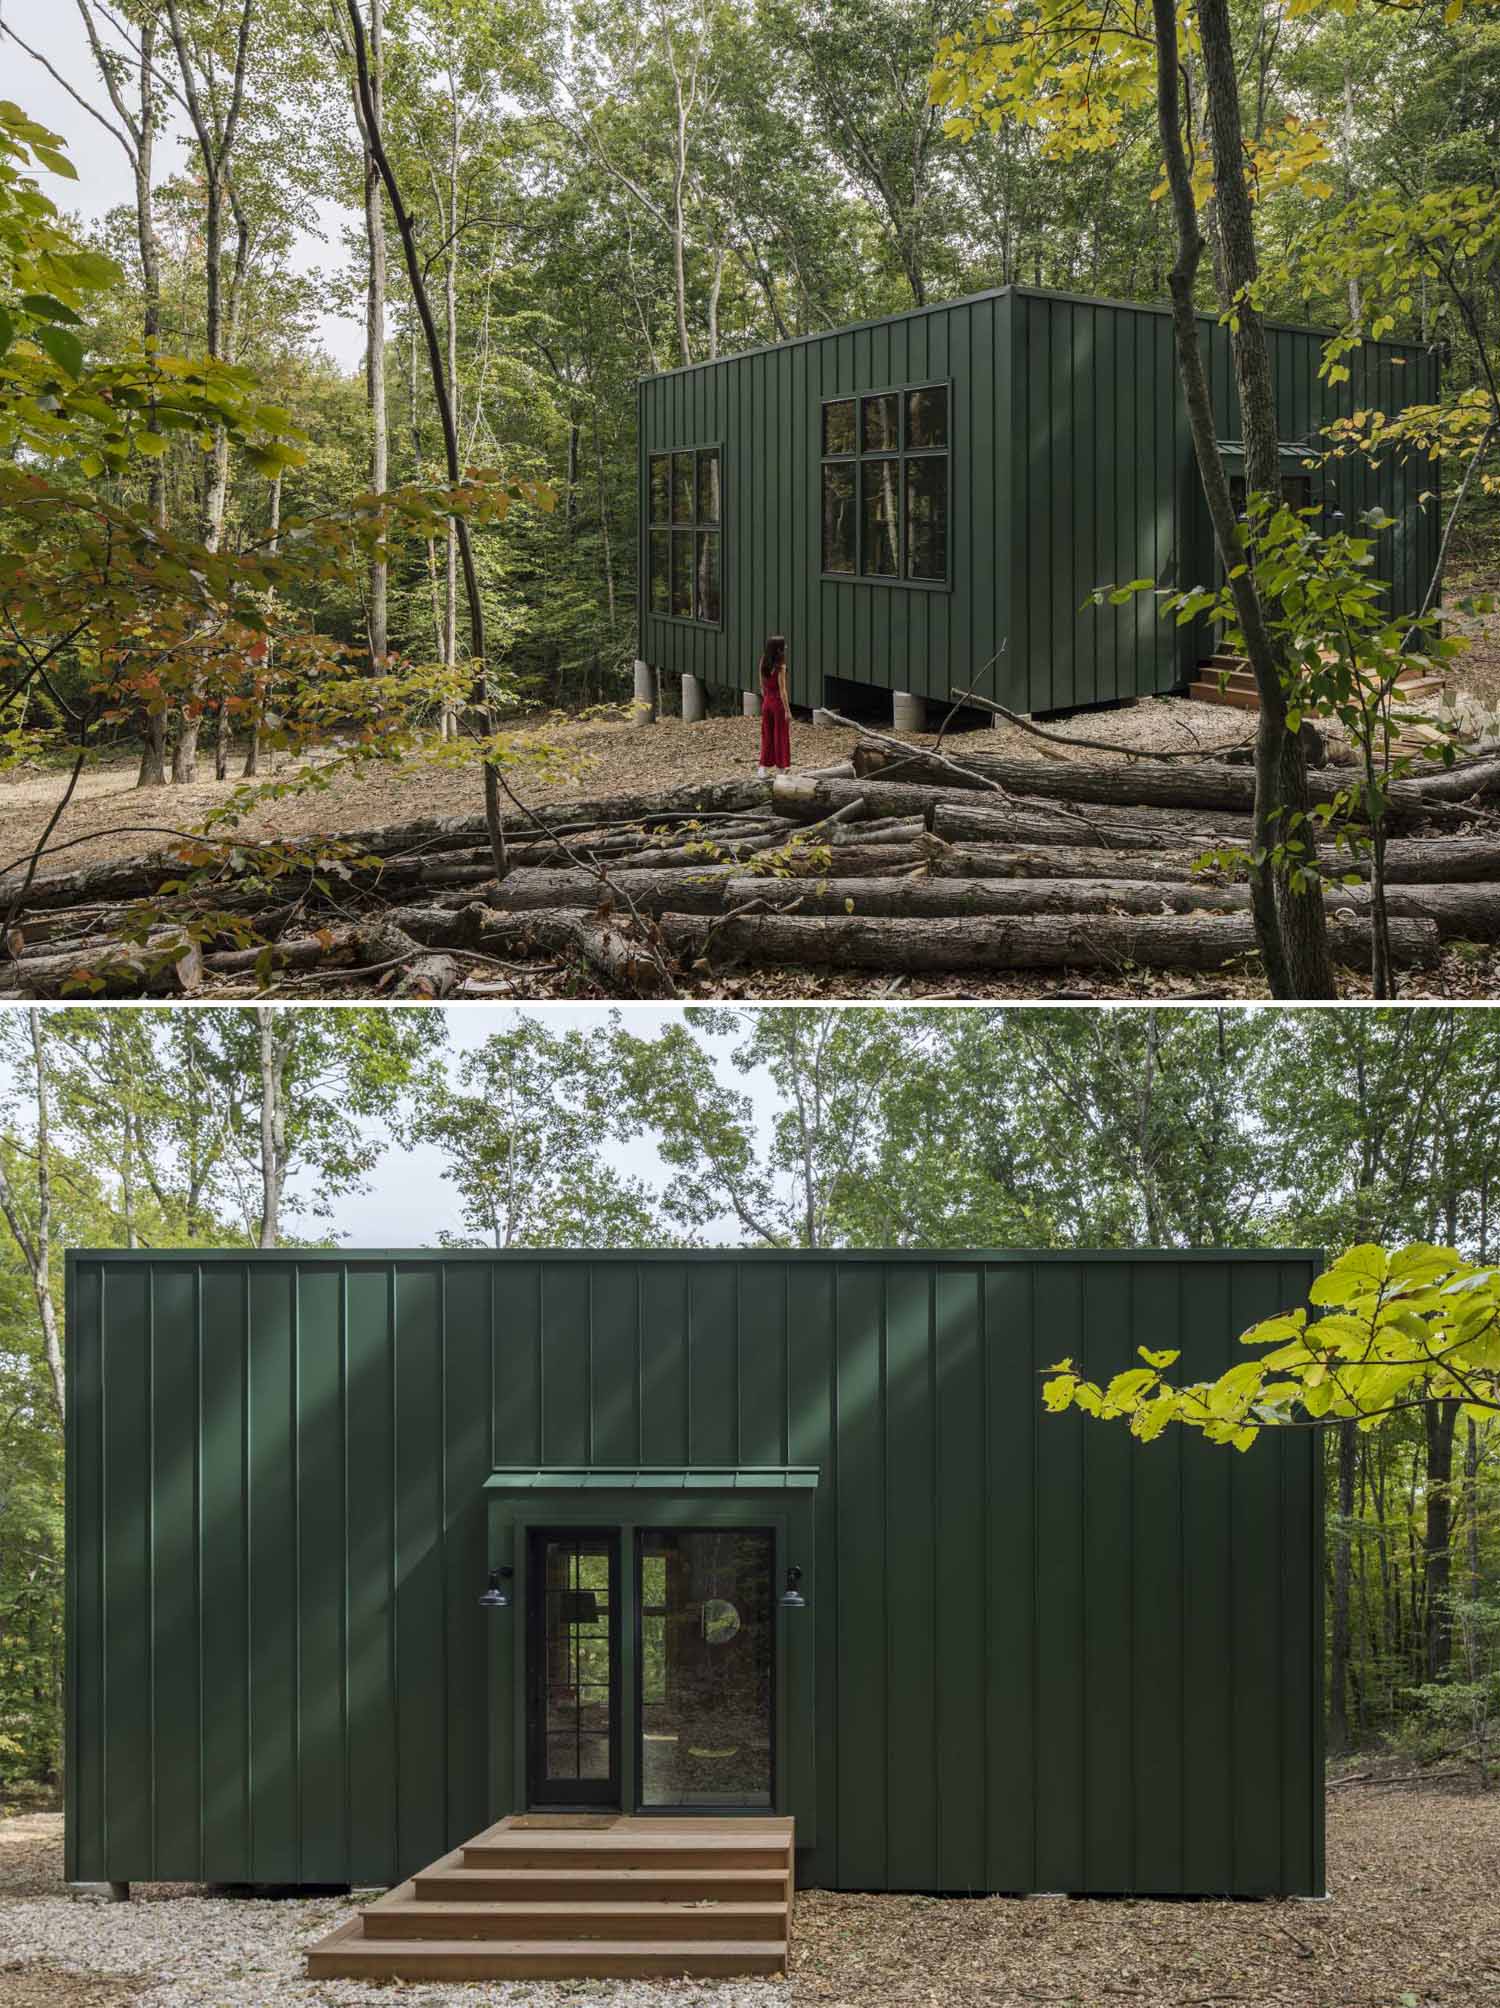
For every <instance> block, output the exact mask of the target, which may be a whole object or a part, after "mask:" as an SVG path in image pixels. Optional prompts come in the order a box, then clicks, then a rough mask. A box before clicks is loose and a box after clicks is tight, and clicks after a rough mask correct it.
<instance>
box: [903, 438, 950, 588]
mask: <svg viewBox="0 0 1500 2008" xmlns="http://www.w3.org/2000/svg"><path fill="white" fill-rule="evenodd" d="M906 576H907V577H908V578H909V579H945V578H947V576H948V456H947V455H946V454H939V455H937V456H935V457H934V458H933V459H931V460H908V461H907V463H906Z"/></svg>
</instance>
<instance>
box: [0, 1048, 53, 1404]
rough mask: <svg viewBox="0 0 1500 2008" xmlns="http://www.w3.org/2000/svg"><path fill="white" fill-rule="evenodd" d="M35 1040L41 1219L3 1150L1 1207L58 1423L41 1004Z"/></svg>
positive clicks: (48, 1108)
mask: <svg viewBox="0 0 1500 2008" xmlns="http://www.w3.org/2000/svg"><path fill="white" fill-rule="evenodd" d="M26 1020H27V1029H28V1032H29V1035H30V1040H31V1057H32V1063H33V1066H34V1068H35V1071H36V1153H35V1164H36V1225H35V1229H34V1230H33V1229H32V1228H30V1227H28V1225H27V1222H26V1216H25V1213H24V1211H23V1210H22V1207H21V1205H20V1202H19V1201H18V1199H17V1198H16V1194H15V1192H14V1190H13V1188H12V1186H11V1183H10V1178H9V1175H8V1173H7V1171H6V1167H5V1161H4V1158H3V1156H0V1213H3V1214H4V1215H5V1221H6V1225H7V1226H8V1227H9V1228H10V1231H11V1238H12V1239H13V1240H14V1242H15V1244H16V1247H17V1249H18V1250H19V1252H20V1255H21V1259H22V1261H23V1262H24V1263H25V1264H26V1273H27V1276H28V1277H29V1279H30V1282H31V1297H32V1302H33V1303H34V1304H35V1305H36V1311H37V1319H38V1321H39V1323H40V1324H41V1328H42V1357H43V1360H44V1361H45V1363H46V1367H47V1381H48V1385H49V1387H50V1388H51V1391H52V1405H53V1408H54V1410H55V1411H56V1415H57V1426H58V1428H59V1429H61V1428H62V1426H63V1420H64V1416H65V1414H66V1410H67V1382H66V1375H65V1373H64V1368H63V1355H62V1340H61V1337H60V1335H59V1328H58V1320H57V1304H56V1300H55V1299H54V1297H53V1295H52V1076H51V1073H50V1071H49V1067H48V1061H47V1046H46V1031H45V1021H44V1019H43V1016H42V1013H41V1012H40V1011H37V1010H31V1011H28V1012H27V1014H26Z"/></svg>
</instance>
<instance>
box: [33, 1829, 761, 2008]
mask: <svg viewBox="0 0 1500 2008" xmlns="http://www.w3.org/2000/svg"><path fill="white" fill-rule="evenodd" d="M369 1894H370V1895H376V1894H378V1892H375V1891H371V1892H369ZM350 1910H351V1905H350V1903H349V1902H348V1901H347V1900H345V1899H343V1898H333V1899H329V1898H326V1897H325V1898H314V1899H312V1900H310V1901H302V1900H293V1899H287V1900H284V1901H279V1902H258V1901H249V1900H246V1899H242V1898H235V1897H206V1896H202V1895H199V1894H197V1893H193V1894H189V1893H187V1891H186V1890H185V1889H184V1887H183V1885H181V1884H178V1883H158V1884H152V1883H143V1884H138V1885H136V1887H135V1888H134V1889H133V1891H132V1894H131V1901H130V1902H129V1903H108V1902H105V1901H102V1900H96V1899H94V1898H79V1897H72V1896H69V1895H68V1894H67V1893H66V1891H65V1890H64V1889H63V1887H62V1819H61V1816H60V1815H59V1814H56V1813H28V1814H23V1815H21V1816H19V1817H16V1818H12V1819H0V2008H108V2004H114V2003H120V2004H124V2003H127V2002H129V2003H132V2004H135V2008H279V2004H281V2003H288V2004H294V2003H295V2004H302V2008H318V2004H320V2003H327V2004H328V2008H363V2004H370V2008H375V2004H379V2008H392V2004H393V2003H394V2002H398V2001H399V2003H400V2004H401V2008H476V2004H477V2003H479V2002H481V2001H483V2002H487V2003H488V2002H494V2003H499V2004H511V2003H513V2004H515V2008H520V2004H521V2003H525V2004H527V2008H561V2004H563V2003H567V2004H568V2008H595V2004H597V2008H700V2004H701V2008H710V2004H711V2008H791V1988H790V1984H789V1983H788V1982H786V1981H784V1980H777V1981H766V1980H742V1981H718V1982H712V1983H707V1982H700V1981H691V1980H673V1981H662V1980H655V1981H639V1980H594V1981H585V1980H571V1981H557V1982H551V1983H548V1982H543V1981H537V1980H516V1981H490V1982H488V1983H485V1984H478V1983H476V1984H474V1985H472V1986H465V1987H441V1986H434V1985H433V1984H431V1983H430V1982H427V1981H408V1982H406V1983H404V1984H401V1983H397V1984H394V1985H385V1986H379V1987H376V1986H369V1985H366V1984H365V1983H364V1982H363V1981H358V1980H307V1979H305V1978H304V1977H303V1972H302V1954H303V1952H304V1951H305V1950H306V1949H307V1947H308V1945H309V1944H310V1943H311V1942H312V1941H313V1940H314V1939H317V1938H321V1937H323V1936H324V1934H325V1933H327V1932H330V1931H332V1930H333V1929H334V1928H335V1926H337V1925H339V1924H342V1923H343V1921H344V1919H345V1918H346V1917H348V1916H349V1914H350Z"/></svg>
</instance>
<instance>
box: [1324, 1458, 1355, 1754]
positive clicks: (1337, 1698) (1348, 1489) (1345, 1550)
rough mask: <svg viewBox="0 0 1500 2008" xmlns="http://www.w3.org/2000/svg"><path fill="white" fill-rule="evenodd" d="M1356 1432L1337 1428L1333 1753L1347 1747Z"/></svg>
mask: <svg viewBox="0 0 1500 2008" xmlns="http://www.w3.org/2000/svg"><path fill="white" fill-rule="evenodd" d="M1358 1461H1359V1432H1358V1430H1357V1428H1356V1426H1355V1425H1354V1423H1352V1422H1341V1423H1340V1424H1339V1425H1338V1493H1337V1512H1338V1525H1337V1526H1336V1527H1335V1528H1334V1530H1333V1594H1332V1596H1331V1597H1330V1598H1329V1611H1328V1642H1329V1668H1328V1742H1329V1747H1330V1749H1332V1750H1333V1751H1335V1752H1338V1751H1342V1750H1347V1749H1348V1747H1349V1741H1350V1737H1349V1655H1350V1645H1351V1638H1352V1634H1351V1631H1350V1609H1349V1603H1350V1599H1349V1591H1350V1586H1351V1564H1352V1561H1353V1553H1354V1549H1353V1540H1352V1533H1351V1530H1352V1527H1353V1522H1354V1475H1355V1470H1356V1468H1357V1465H1358Z"/></svg>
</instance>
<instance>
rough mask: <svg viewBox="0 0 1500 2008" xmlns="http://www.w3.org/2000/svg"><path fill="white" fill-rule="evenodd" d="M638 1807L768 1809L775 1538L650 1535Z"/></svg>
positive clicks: (644, 1548)
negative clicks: (737, 1807)
mask: <svg viewBox="0 0 1500 2008" xmlns="http://www.w3.org/2000/svg"><path fill="white" fill-rule="evenodd" d="M638 1538H639V1542H640V1569H641V1578H640V1582H641V1657H642V1665H641V1803H642V1805H645V1806H769V1805H770V1803H771V1679H772V1666H773V1659H774V1638H773V1629H772V1627H773V1620H774V1612H775V1599H774V1596H773V1594H772V1580H771V1578H772V1563H773V1560H774V1553H773V1537H772V1535H770V1534H769V1533H765V1532H760V1531H756V1532H744V1531H742V1530H740V1529H738V1528H702V1529H672V1530H671V1531H662V1532H651V1533H643V1534H641V1535H640V1536H639V1537H638Z"/></svg>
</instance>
